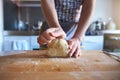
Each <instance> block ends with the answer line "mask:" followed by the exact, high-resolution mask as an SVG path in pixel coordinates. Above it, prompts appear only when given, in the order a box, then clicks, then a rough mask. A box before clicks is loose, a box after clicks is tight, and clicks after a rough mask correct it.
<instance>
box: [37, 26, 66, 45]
mask: <svg viewBox="0 0 120 80" xmlns="http://www.w3.org/2000/svg"><path fill="white" fill-rule="evenodd" d="M65 37H66V34H65V32H64V31H63V30H62V29H61V28H49V29H47V30H46V31H45V32H43V33H42V34H41V35H39V37H38V38H37V42H38V43H39V44H40V45H45V44H48V43H50V42H51V41H52V40H53V39H55V38H65Z"/></svg>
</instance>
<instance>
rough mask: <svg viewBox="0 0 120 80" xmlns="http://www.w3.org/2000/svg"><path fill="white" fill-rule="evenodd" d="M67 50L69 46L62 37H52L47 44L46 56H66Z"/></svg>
mask: <svg viewBox="0 0 120 80" xmlns="http://www.w3.org/2000/svg"><path fill="white" fill-rule="evenodd" d="M68 52H69V46H68V43H67V41H66V40H64V39H54V40H52V41H51V43H50V44H48V56H51V57H57V56H60V57H67V56H68Z"/></svg>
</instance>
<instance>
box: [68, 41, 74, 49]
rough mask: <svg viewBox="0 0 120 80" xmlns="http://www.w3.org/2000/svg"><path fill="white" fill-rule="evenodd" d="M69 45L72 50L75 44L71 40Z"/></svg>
mask: <svg viewBox="0 0 120 80" xmlns="http://www.w3.org/2000/svg"><path fill="white" fill-rule="evenodd" d="M68 45H69V49H70V50H71V49H72V47H73V45H74V44H73V42H72V41H70V40H69V41H68Z"/></svg>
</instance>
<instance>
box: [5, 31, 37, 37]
mask: <svg viewBox="0 0 120 80" xmlns="http://www.w3.org/2000/svg"><path fill="white" fill-rule="evenodd" d="M3 35H4V36H11V35H12V36H14V35H15V36H31V35H39V31H4V32H3Z"/></svg>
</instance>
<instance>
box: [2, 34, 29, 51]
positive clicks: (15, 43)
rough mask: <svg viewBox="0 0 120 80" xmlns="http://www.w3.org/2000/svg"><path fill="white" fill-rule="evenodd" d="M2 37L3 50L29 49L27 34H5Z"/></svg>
mask: <svg viewBox="0 0 120 80" xmlns="http://www.w3.org/2000/svg"><path fill="white" fill-rule="evenodd" d="M3 39H4V41H3V51H10V50H30V49H31V47H30V46H31V45H30V37H29V36H5V37H4V38H3Z"/></svg>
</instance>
